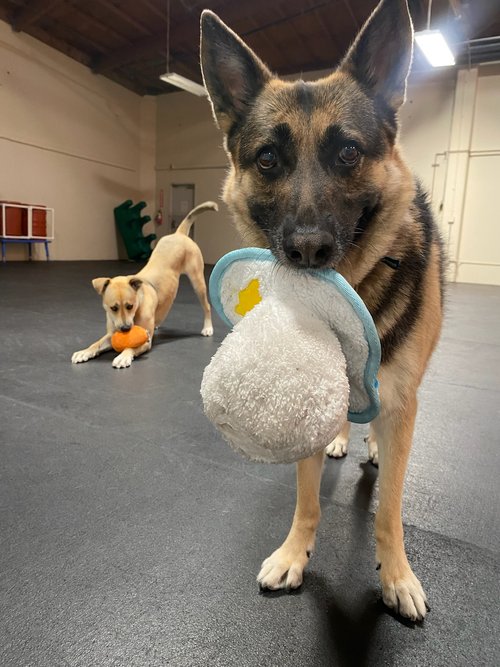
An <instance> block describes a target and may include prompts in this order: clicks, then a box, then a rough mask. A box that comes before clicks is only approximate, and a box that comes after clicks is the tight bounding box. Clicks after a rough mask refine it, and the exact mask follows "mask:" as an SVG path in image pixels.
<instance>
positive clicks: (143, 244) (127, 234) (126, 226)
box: [114, 199, 156, 262]
mask: <svg viewBox="0 0 500 667" xmlns="http://www.w3.org/2000/svg"><path fill="white" fill-rule="evenodd" d="M145 206H146V202H144V201H140V202H139V203H138V204H135V206H134V205H133V202H132V200H131V199H127V201H124V202H123V203H122V204H120V205H119V206H117V207H116V208H115V209H114V213H115V222H116V226H117V227H118V231H119V232H120V234H121V236H122V238H123V242H124V243H125V249H126V251H127V255H128V258H129V259H132V260H134V261H136V262H139V261H143V260H146V259H149V257H150V255H151V253H152V248H151V242H152V241H154V240H155V238H156V234H148V235H147V236H144V235H143V233H142V228H143V227H144V225H145V224H146V223H147V222H149V221H150V220H151V217H150V216H149V215H144V216H142V217H141V211H142V209H143V208H144V207H145Z"/></svg>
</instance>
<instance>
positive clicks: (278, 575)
mask: <svg viewBox="0 0 500 667" xmlns="http://www.w3.org/2000/svg"><path fill="white" fill-rule="evenodd" d="M310 555H311V552H310V551H306V550H305V549H300V550H298V549H293V548H291V547H287V546H286V545H285V544H284V545H283V546H281V547H280V548H279V549H276V551H275V552H274V553H272V554H271V555H270V556H269V558H266V560H265V561H264V562H263V563H262V566H261V568H260V572H259V574H258V575H257V581H258V583H259V586H260V588H261V589H263V590H271V591H277V590H279V589H280V588H285V589H288V590H291V589H294V588H299V586H300V585H301V584H302V579H303V573H304V568H305V567H306V565H307V563H308V562H309V557H310Z"/></svg>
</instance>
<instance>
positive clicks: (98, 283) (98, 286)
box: [92, 278, 111, 294]
mask: <svg viewBox="0 0 500 667" xmlns="http://www.w3.org/2000/svg"><path fill="white" fill-rule="evenodd" d="M110 282H111V278H94V280H93V281H92V287H93V288H94V289H95V291H96V292H97V294H104V292H105V291H106V287H107V286H108V285H109V283H110Z"/></svg>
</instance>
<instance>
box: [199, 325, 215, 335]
mask: <svg viewBox="0 0 500 667" xmlns="http://www.w3.org/2000/svg"><path fill="white" fill-rule="evenodd" d="M201 335H202V336H213V335H214V328H213V326H212V325H210V326H206V327H203V329H202V330H201Z"/></svg>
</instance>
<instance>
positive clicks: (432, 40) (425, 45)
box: [415, 0, 455, 67]
mask: <svg viewBox="0 0 500 667" xmlns="http://www.w3.org/2000/svg"><path fill="white" fill-rule="evenodd" d="M431 9H432V0H429V5H428V9H427V29H426V30H420V31H419V32H416V33H415V41H416V43H417V44H418V46H419V47H420V50H421V51H422V53H423V54H424V56H425V57H426V58H427V60H428V61H429V63H430V64H431V65H432V66H433V67H450V66H451V65H454V64H455V56H454V55H453V53H452V52H451V49H450V47H449V46H448V44H447V42H446V39H445V38H444V36H443V33H442V32H441V30H431V29H430V26H431Z"/></svg>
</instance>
